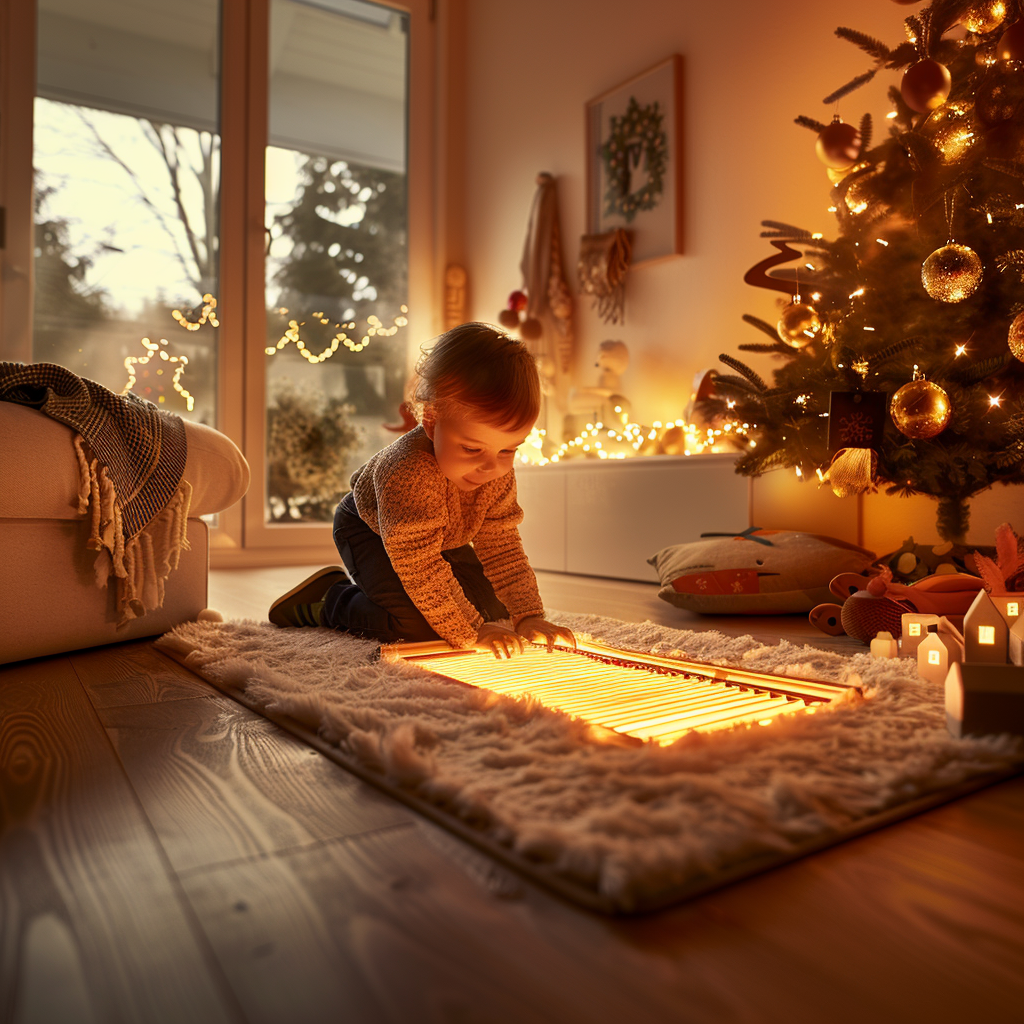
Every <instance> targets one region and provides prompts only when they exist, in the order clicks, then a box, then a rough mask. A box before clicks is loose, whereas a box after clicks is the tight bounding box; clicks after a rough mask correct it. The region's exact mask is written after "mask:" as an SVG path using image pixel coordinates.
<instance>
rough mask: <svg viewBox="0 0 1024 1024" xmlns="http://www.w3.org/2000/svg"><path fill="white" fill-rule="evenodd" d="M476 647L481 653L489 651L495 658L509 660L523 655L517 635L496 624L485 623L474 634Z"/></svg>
mask: <svg viewBox="0 0 1024 1024" xmlns="http://www.w3.org/2000/svg"><path fill="white" fill-rule="evenodd" d="M476 645H477V648H478V649H479V650H481V651H490V652H491V653H492V654H493V655H494V656H495V657H496V658H502V657H504V658H511V657H512V655H513V654H522V653H523V641H522V640H521V639H520V637H519V634H518V633H516V632H514V631H513V630H511V629H508V628H507V627H506V626H499V625H498V624H497V623H496V622H485V623H484V624H483V625H482V626H481V627H480V628H479V629H478V630H477V634H476Z"/></svg>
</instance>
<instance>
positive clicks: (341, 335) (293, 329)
mask: <svg viewBox="0 0 1024 1024" xmlns="http://www.w3.org/2000/svg"><path fill="white" fill-rule="evenodd" d="M399 310H400V312H399V314H398V316H396V317H395V318H394V319H393V320H392V321H391V326H390V327H385V326H384V321H383V320H381V319H380V317H378V316H376V315H375V314H373V313H371V314H370V315H369V316H368V317H367V318H366V331H365V333H364V334H363V336H362V337H361V338H359V339H358V340H357V339H356V338H354V337H352V336H350V335H349V333H348V332H349V331H355V329H356V322H355V321H354V320H350V321H348V322H346V323H343V324H342V323H336V324H335V325H334V326H335V328H336V329H337V333H336V334H335V335H334V337H333V338H331V340H330V343H329V344H328V345H327V347H326V348H324V349H323V350H322V351H320V352H315V353H314V352H312V351H311V350H310V349H309V348H308V347H307V346H306V343H305V341H303V339H302V335H301V333H300V329H301V328H303V327H305V326H306V323H307V321H305V320H289V321H288V329H287V330H286V331H285V332H284V334H282V335H281V337H280V338H279V339H278V342H277V344H276V345H268V346H267V347H266V348H265V349H264V350H263V351H264V352H265V353H266V354H267V355H268V356H273V355H277V353H278V352H280V351H281V350H282V349H284V348H286V347H287V346H288V345H294V346H295V347H296V349H298V352H299V354H300V355H301V356H302V357H303V359H305V360H306V362H308V363H322V362H325V361H326V360H328V359H330V358H331V356H333V355H334V353H335V352H337V351H338V349H339V348H341V346H342V345H344V346H345V348H347V349H348V350H349V351H350V352H362V351H363V349H364V348H366V346H367V345H369V344H370V339H371V338H390V337H393V336H394V335H396V334H397V333H398V331H399V329H400V328H402V327H406V326H408V324H409V318H408V317H407V316H406V315H405V314H406V313H408V312H409V307H408V306H406V305H405V304H403V305H401V306H400V307H399ZM277 312H278V313H279V314H281V315H282V316H286V315H287V314H288V309H287V308H286V307H283V306H282V307H281V308H280V309H278V311H277ZM311 316H312V319H313V320H315V321H318V322H319V323H321V324H323V325H324V326H326V325H328V324H330V322H331V321H330V319H329V318H328V317H325V316H324V314H323V312H314V313H313V314H312V315H311Z"/></svg>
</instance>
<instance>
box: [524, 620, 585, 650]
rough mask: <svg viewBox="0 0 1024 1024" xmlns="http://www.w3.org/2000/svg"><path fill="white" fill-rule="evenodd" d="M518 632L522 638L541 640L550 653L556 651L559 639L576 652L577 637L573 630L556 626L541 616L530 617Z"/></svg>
mask: <svg viewBox="0 0 1024 1024" xmlns="http://www.w3.org/2000/svg"><path fill="white" fill-rule="evenodd" d="M517 632H518V633H519V634H520V635H521V636H525V637H526V639H527V640H534V641H538V640H539V641H540V642H541V643H543V644H544V645H545V646H546V647H547V649H548V653H550V652H551V651H552V650H553V649H554V646H555V641H556V640H557V639H558V638H559V637H561V638H562V639H563V640H565V641H566V642H567V643H569V644H571V645H572V649H573V650H576V637H575V636H574V634H573V631H572V630H571V629H569V628H568V627H567V626H556V625H555V624H554V623H553V622H548V620H547V619H542V618H541V617H540V616H539V615H530V616H528V617H527V618H525V619H523V620H522V621H521V622H520V623H519V625H518V627H517Z"/></svg>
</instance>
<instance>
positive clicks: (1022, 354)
mask: <svg viewBox="0 0 1024 1024" xmlns="http://www.w3.org/2000/svg"><path fill="white" fill-rule="evenodd" d="M1006 343H1007V344H1008V345H1009V346H1010V351H1011V352H1012V353H1013V354H1014V356H1015V357H1016V358H1017V359H1019V360H1020V361H1021V362H1022V363H1024V313H1021V314H1020V316H1018V317H1017V318H1016V319H1015V320H1014V321H1013V323H1012V324H1010V333H1009V336H1008V337H1007V339H1006Z"/></svg>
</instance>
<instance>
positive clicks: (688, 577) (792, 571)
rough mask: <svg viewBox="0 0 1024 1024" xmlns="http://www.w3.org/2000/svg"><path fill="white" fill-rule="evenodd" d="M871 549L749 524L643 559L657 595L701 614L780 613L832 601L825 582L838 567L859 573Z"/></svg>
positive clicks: (868, 560) (870, 558)
mask: <svg viewBox="0 0 1024 1024" xmlns="http://www.w3.org/2000/svg"><path fill="white" fill-rule="evenodd" d="M874 559H875V554H874V552H873V551H868V550H866V549H865V548H861V547H857V546H856V545H855V544H848V543H847V542H846V541H842V540H837V539H836V538H835V537H822V536H819V535H818V534H813V533H797V532H793V531H788V530H761V529H757V528H751V529H749V530H746V531H744V532H743V533H741V534H738V535H734V536H726V537H711V536H706V539H703V540H699V541H694V542H692V543H689V544H673V545H670V546H669V547H667V548H663V549H662V550H661V551H659V552H658V553H657V554H656V555H654V556H653V557H651V558H649V559H648V561H649V562H650V564H651V565H653V566H654V568H655V569H656V570H657V573H658V578H659V580H661V590H660V591H659V592H658V596H659V597H660V598H662V600H664V601H668V603H669V604H674V605H676V607H678V608H685V609H687V610H688V611H694V612H700V613H702V614H705V615H780V614H786V613H790V612H806V611H810V610H811V609H812V608H813V607H814V606H815V605H817V604H821V603H822V602H824V601H829V600H834V598H832V596H831V595H830V592H829V589H828V585H829V582H830V581H831V580H832V577H833V576H836V575H838V574H839V573H841V572H862V571H863V570H864V569H866V568H867V567H868V566H869V565H871V563H872V562H873V561H874Z"/></svg>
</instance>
